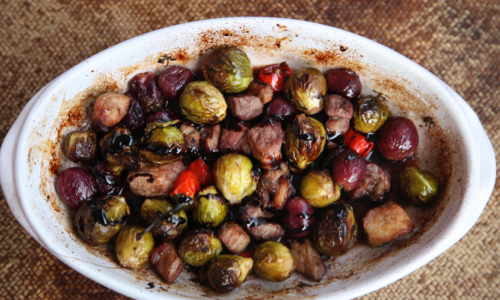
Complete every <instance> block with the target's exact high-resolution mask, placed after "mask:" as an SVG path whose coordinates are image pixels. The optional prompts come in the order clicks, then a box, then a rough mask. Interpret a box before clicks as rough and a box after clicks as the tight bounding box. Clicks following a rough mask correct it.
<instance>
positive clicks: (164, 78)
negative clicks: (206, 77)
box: [158, 66, 195, 101]
mask: <svg viewBox="0 0 500 300" xmlns="http://www.w3.org/2000/svg"><path fill="white" fill-rule="evenodd" d="M194 78H195V77H194V73H193V71H191V70H189V69H188V68H186V67H181V66H176V67H172V68H170V69H167V70H165V71H163V73H161V74H160V76H159V77H158V86H159V87H160V90H161V92H162V93H163V96H164V97H165V99H166V100H167V101H176V100H177V99H179V95H180V94H181V91H182V89H183V88H184V87H185V86H186V84H188V83H190V82H191V81H193V80H194Z"/></svg>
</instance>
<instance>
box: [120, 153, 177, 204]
mask: <svg viewBox="0 0 500 300" xmlns="http://www.w3.org/2000/svg"><path fill="white" fill-rule="evenodd" d="M184 169H185V167H184V164H183V163H182V162H180V161H176V162H173V163H169V164H165V165H159V166H149V167H144V168H141V169H139V170H137V171H133V172H130V173H129V175H128V178H127V181H128V183H129V184H130V189H131V190H132V192H133V193H134V194H136V195H139V196H145V197H159V196H165V195H168V193H170V190H171V189H172V186H173V185H174V182H175V180H176V179H177V177H179V175H180V174H181V173H182V171H184Z"/></svg>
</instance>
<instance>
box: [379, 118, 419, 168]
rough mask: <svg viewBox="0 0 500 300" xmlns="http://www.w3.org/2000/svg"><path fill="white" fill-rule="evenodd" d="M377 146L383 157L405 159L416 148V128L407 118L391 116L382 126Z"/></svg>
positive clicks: (397, 159) (396, 159)
mask: <svg viewBox="0 0 500 300" xmlns="http://www.w3.org/2000/svg"><path fill="white" fill-rule="evenodd" d="M377 146H378V149H379V150H380V153H381V154H382V156H383V157H385V158H387V159H390V160H395V161H401V160H405V159H407V158H408V157H410V156H412V155H413V153H414V152H415V150H416V149H417V146H418V131H417V128H416V127H415V125H414V124H413V122H412V121H411V120H410V119H408V118H405V117H396V118H392V119H390V120H388V121H387V123H385V125H384V127H382V130H381V131H380V137H379V139H378V142H377Z"/></svg>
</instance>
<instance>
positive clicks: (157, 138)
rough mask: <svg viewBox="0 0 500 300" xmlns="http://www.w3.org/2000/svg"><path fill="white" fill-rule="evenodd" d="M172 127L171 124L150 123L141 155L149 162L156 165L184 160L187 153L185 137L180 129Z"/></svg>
mask: <svg viewBox="0 0 500 300" xmlns="http://www.w3.org/2000/svg"><path fill="white" fill-rule="evenodd" d="M170 125H171V122H166V123H150V124H148V126H147V127H146V136H145V137H144V143H143V149H141V150H140V154H141V155H142V156H143V157H145V158H146V159H147V160H148V161H150V162H152V163H155V164H168V163H171V162H174V161H177V160H180V159H182V158H183V157H184V154H185V153H187V145H186V141H185V139H184V135H183V134H182V132H181V131H180V129H179V128H177V127H174V126H170ZM148 130H150V131H149V132H148Z"/></svg>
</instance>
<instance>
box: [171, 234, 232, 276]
mask: <svg viewBox="0 0 500 300" xmlns="http://www.w3.org/2000/svg"><path fill="white" fill-rule="evenodd" d="M221 251H222V242H221V241H220V240H219V238H218V237H216V236H215V234H214V232H213V231H212V230H210V229H195V230H192V231H190V232H188V233H187V234H186V236H185V237H184V239H183V240H182V241H181V243H180V245H179V248H178V249H177V252H178V253H179V256H180V258H181V259H182V261H183V262H185V263H188V264H190V265H192V266H195V267H201V266H203V265H204V264H206V263H207V262H209V261H210V260H212V259H213V258H214V257H216V256H217V255H219V254H220V253H221Z"/></svg>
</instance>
